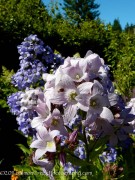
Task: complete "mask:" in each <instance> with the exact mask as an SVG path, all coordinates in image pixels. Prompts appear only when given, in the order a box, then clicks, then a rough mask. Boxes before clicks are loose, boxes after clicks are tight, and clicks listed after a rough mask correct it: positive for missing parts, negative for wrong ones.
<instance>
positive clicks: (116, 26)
mask: <svg viewBox="0 0 135 180" xmlns="http://www.w3.org/2000/svg"><path fill="white" fill-rule="evenodd" d="M112 30H113V31H117V32H122V27H121V24H120V21H119V19H115V20H114V22H113V25H112Z"/></svg>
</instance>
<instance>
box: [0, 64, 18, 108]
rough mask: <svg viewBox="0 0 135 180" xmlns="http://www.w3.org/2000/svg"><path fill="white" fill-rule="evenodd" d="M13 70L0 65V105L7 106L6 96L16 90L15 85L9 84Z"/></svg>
mask: <svg viewBox="0 0 135 180" xmlns="http://www.w3.org/2000/svg"><path fill="white" fill-rule="evenodd" d="M13 74H14V71H13V70H12V71H9V70H8V69H7V68H6V67H4V66H3V67H2V73H1V75H0V107H1V108H9V107H8V105H7V97H8V96H9V95H10V94H12V93H13V92H15V91H16V89H15V87H14V86H13V85H12V84H11V77H12V75H13Z"/></svg>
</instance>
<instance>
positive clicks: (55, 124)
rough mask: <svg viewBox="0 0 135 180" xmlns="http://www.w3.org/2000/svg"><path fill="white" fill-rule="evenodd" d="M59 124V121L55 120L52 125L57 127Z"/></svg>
mask: <svg viewBox="0 0 135 180" xmlns="http://www.w3.org/2000/svg"><path fill="white" fill-rule="evenodd" d="M58 124H59V121H58V119H53V120H52V123H51V125H53V126H57V125H58Z"/></svg>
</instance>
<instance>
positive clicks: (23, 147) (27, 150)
mask: <svg viewBox="0 0 135 180" xmlns="http://www.w3.org/2000/svg"><path fill="white" fill-rule="evenodd" d="M17 146H18V147H19V148H20V149H21V150H22V151H23V153H24V154H25V155H26V154H28V155H29V154H30V153H31V151H30V149H29V148H26V147H25V146H24V145H23V144H17Z"/></svg>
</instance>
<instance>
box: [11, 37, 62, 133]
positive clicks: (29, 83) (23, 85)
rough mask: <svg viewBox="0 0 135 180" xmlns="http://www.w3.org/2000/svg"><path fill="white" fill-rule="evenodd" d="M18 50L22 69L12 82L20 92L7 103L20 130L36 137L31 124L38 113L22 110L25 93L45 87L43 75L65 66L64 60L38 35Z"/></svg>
mask: <svg viewBox="0 0 135 180" xmlns="http://www.w3.org/2000/svg"><path fill="white" fill-rule="evenodd" d="M17 49H18V53H19V54H20V56H19V60H20V64H19V65H20V69H18V71H17V72H16V74H14V75H13V76H12V78H11V82H12V84H13V85H14V86H15V87H17V88H18V89H19V90H20V91H19V92H16V93H13V94H12V95H10V96H9V97H8V100H7V103H8V105H9V107H10V111H11V113H12V114H14V115H16V116H17V118H16V120H17V123H18V125H19V127H18V129H19V130H20V131H22V133H23V134H24V135H25V136H28V135H34V130H33V129H32V128H31V123H30V122H31V120H32V119H33V118H34V117H36V116H37V113H36V112H35V111H34V110H27V111H26V110H25V111H24V110H23V111H22V110H21V104H20V103H21V99H22V95H23V94H24V92H23V91H24V90H26V89H28V88H31V87H37V86H43V85H44V81H43V79H42V75H43V73H46V72H49V71H50V70H52V71H53V72H55V70H56V69H57V68H58V67H59V65H60V64H63V62H64V59H63V58H62V57H61V55H59V54H54V53H53V51H52V49H51V48H50V47H49V46H45V44H44V42H43V41H42V40H40V39H39V38H38V37H37V35H30V36H28V37H26V38H25V39H24V41H23V42H22V43H21V45H19V46H17Z"/></svg>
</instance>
